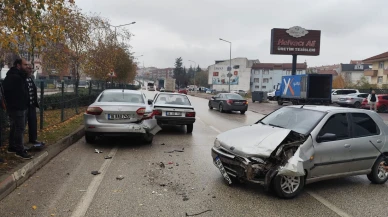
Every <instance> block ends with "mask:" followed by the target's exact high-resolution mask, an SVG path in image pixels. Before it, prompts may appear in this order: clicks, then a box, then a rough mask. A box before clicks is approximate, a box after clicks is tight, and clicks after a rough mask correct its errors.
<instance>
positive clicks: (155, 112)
mask: <svg viewBox="0 0 388 217" xmlns="http://www.w3.org/2000/svg"><path fill="white" fill-rule="evenodd" d="M153 115H162V111H161V110H154V112H153Z"/></svg>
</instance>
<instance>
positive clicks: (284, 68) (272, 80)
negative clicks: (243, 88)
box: [250, 63, 307, 92]
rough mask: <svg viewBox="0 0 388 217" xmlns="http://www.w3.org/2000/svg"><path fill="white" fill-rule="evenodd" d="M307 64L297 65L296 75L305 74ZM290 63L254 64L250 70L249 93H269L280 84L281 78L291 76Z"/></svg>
mask: <svg viewBox="0 0 388 217" xmlns="http://www.w3.org/2000/svg"><path fill="white" fill-rule="evenodd" d="M306 69H307V64H306V63H298V64H297V65H296V74H297V75H301V74H306ZM291 72H292V64H291V63H256V64H253V66H252V70H251V80H250V82H251V83H250V84H251V91H252V92H253V91H265V92H271V91H273V90H275V88H276V85H277V84H279V83H281V80H282V76H285V75H291V74H292V73H291Z"/></svg>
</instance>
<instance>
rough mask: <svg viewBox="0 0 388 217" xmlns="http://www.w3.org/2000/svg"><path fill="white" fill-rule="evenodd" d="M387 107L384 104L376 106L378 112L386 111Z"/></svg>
mask: <svg viewBox="0 0 388 217" xmlns="http://www.w3.org/2000/svg"><path fill="white" fill-rule="evenodd" d="M387 110H388V107H387V106H386V105H382V106H380V107H379V108H377V111H378V112H387Z"/></svg>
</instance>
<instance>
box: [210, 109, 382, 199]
mask: <svg viewBox="0 0 388 217" xmlns="http://www.w3.org/2000/svg"><path fill="white" fill-rule="evenodd" d="M387 137H388V127H387V125H386V124H385V123H384V121H383V119H382V118H381V117H380V116H379V114H377V113H376V112H373V111H367V110H361V109H353V108H341V107H333V106H308V105H304V106H287V107H283V108H280V109H278V110H276V111H274V112H272V113H271V114H269V115H267V116H265V117H264V118H262V119H260V120H259V121H258V122H256V123H255V124H253V125H249V126H243V127H239V128H236V129H233V130H229V131H226V132H224V133H221V134H219V135H218V136H217V137H216V140H215V141H214V147H213V148H212V150H211V155H212V158H213V160H214V164H215V165H216V166H217V167H218V168H219V170H220V172H221V174H222V175H223V176H224V178H225V179H226V180H227V181H228V183H229V184H231V183H233V182H235V181H239V180H245V181H248V182H252V183H258V184H262V185H264V186H265V188H266V189H267V190H270V189H272V190H274V191H275V193H276V194H277V195H278V196H279V197H282V198H293V197H295V196H297V195H298V194H299V193H300V192H301V191H302V189H303V188H304V185H305V184H308V183H312V182H317V181H321V180H326V179H333V178H339V177H347V176H354V175H363V174H365V175H367V178H368V179H369V180H370V181H371V182H372V183H375V184H384V183H385V182H386V181H387V179H388V172H387V171H386V170H385V168H384V163H385V161H386V160H385V156H384V154H381V153H387V152H388V146H387V143H388V141H387V139H388V138H387ZM380 151H381V152H380Z"/></svg>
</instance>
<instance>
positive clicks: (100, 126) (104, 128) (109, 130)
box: [84, 114, 161, 135]
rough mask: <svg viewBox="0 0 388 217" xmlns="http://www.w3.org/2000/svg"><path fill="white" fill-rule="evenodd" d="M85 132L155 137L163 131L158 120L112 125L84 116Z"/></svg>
mask: <svg viewBox="0 0 388 217" xmlns="http://www.w3.org/2000/svg"><path fill="white" fill-rule="evenodd" d="M84 125H85V131H86V132H89V133H95V134H126V135H143V134H146V133H150V134H152V135H155V134H156V133H157V132H159V131H160V130H161V128H160V127H159V126H158V124H157V122H156V120H154V119H148V120H143V121H142V122H140V123H125V124H112V123H101V122H98V121H97V119H96V117H95V116H94V115H88V114H84Z"/></svg>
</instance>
